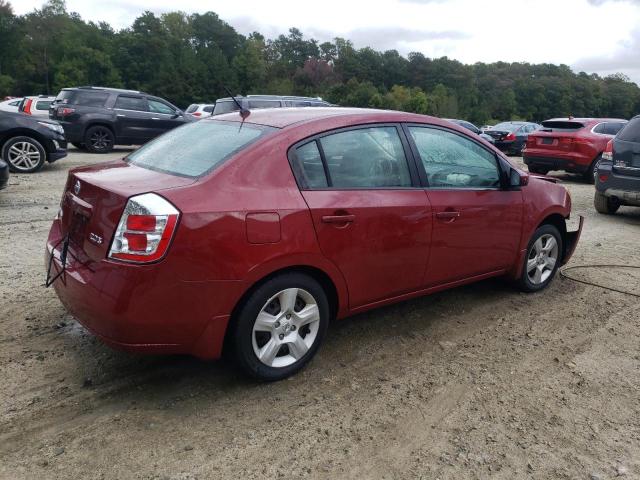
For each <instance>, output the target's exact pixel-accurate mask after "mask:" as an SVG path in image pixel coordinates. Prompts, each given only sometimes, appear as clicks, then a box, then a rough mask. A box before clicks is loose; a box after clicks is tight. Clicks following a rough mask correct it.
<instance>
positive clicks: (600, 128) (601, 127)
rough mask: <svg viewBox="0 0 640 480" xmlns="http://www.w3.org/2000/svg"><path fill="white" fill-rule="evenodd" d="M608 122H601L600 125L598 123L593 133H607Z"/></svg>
mask: <svg viewBox="0 0 640 480" xmlns="http://www.w3.org/2000/svg"><path fill="white" fill-rule="evenodd" d="M606 127H607V124H606V123H599V124H598V125H596V126H595V127H594V129H593V133H599V134H600V135H604V134H605V133H607V131H606V130H607V128H606Z"/></svg>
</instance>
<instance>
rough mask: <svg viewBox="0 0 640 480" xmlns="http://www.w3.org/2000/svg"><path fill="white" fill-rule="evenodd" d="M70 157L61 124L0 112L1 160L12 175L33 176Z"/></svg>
mask: <svg viewBox="0 0 640 480" xmlns="http://www.w3.org/2000/svg"><path fill="white" fill-rule="evenodd" d="M66 155H67V142H66V140H65V138H64V130H63V129H62V127H61V126H60V124H59V123H57V122H53V121H51V120H48V119H45V118H39V117H33V116H31V115H24V114H22V113H11V112H0V158H2V159H3V160H4V161H5V162H7V163H8V164H9V169H10V170H11V171H12V172H18V173H33V172H37V171H38V170H40V169H41V168H42V167H43V165H44V164H45V162H54V161H56V160H59V159H61V158H62V157H65V156H66Z"/></svg>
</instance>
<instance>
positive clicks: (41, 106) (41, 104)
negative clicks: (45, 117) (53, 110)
mask: <svg viewBox="0 0 640 480" xmlns="http://www.w3.org/2000/svg"><path fill="white" fill-rule="evenodd" d="M50 105H51V100H39V101H38V102H36V110H49V106H50Z"/></svg>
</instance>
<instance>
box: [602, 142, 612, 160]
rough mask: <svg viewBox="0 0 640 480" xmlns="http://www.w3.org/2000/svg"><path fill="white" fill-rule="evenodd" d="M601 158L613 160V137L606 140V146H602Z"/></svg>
mask: <svg viewBox="0 0 640 480" xmlns="http://www.w3.org/2000/svg"><path fill="white" fill-rule="evenodd" d="M602 159H603V160H607V161H608V162H612V161H613V139H611V140H609V141H608V142H607V146H606V147H605V148H604V152H602Z"/></svg>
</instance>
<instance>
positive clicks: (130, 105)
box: [114, 95, 149, 112]
mask: <svg viewBox="0 0 640 480" xmlns="http://www.w3.org/2000/svg"><path fill="white" fill-rule="evenodd" d="M114 108H120V109H122V110H137V111H140V112H148V111H149V107H148V106H147V100H146V99H144V98H142V97H129V96H127V95H120V96H119V97H118V99H117V100H116V104H115V107H114Z"/></svg>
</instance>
